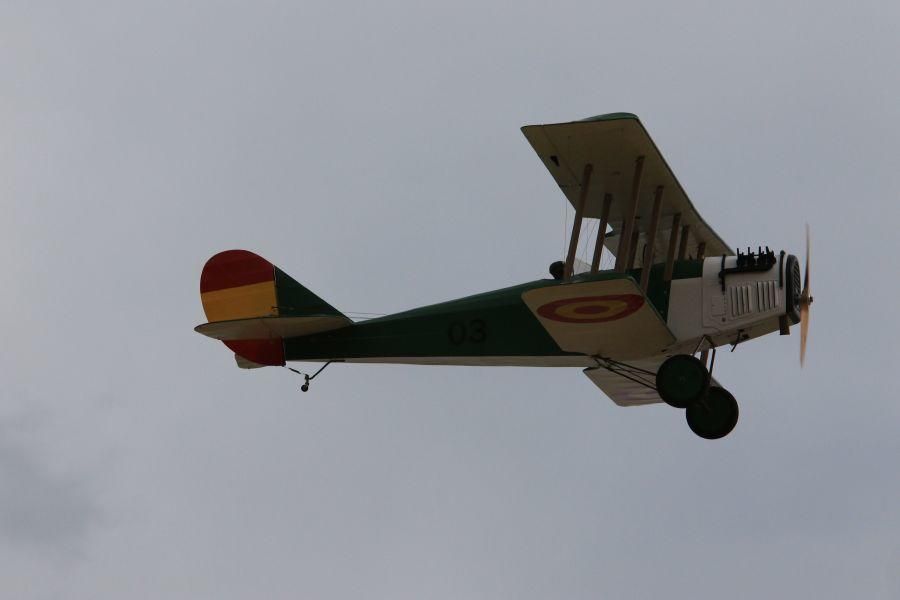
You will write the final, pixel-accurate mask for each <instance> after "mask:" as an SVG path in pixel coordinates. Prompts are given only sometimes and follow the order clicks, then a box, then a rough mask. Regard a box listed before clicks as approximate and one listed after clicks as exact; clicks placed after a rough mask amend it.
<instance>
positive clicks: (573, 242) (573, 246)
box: [563, 163, 594, 280]
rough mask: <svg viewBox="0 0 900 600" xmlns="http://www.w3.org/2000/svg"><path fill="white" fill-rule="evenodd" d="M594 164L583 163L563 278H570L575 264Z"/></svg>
mask: <svg viewBox="0 0 900 600" xmlns="http://www.w3.org/2000/svg"><path fill="white" fill-rule="evenodd" d="M593 170H594V165H592V164H590V163H588V164H586V165H584V176H583V177H582V178H581V195H579V196H578V204H577V205H576V206H575V221H574V222H573V223H572V235H571V236H570V239H569V253H568V254H567V255H566V266H565V269H564V270H563V279H564V280H569V279H571V278H572V271H573V266H574V264H575V252H576V251H577V250H578V235H579V234H580V233H581V219H582V217H584V203H585V200H586V199H587V195H588V189H589V188H590V186H591V172H592V171H593Z"/></svg>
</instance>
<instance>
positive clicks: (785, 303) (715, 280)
mask: <svg viewBox="0 0 900 600" xmlns="http://www.w3.org/2000/svg"><path fill="white" fill-rule="evenodd" d="M522 132H523V133H524V134H525V137H526V138H527V140H528V142H529V143H530V144H531V146H532V147H533V148H534V150H535V152H537V155H538V157H539V158H540V160H541V162H543V164H544V166H545V167H546V168H547V170H548V171H550V174H551V175H552V176H553V178H554V180H555V181H556V183H557V184H558V185H559V188H560V189H561V190H562V192H563V194H564V195H565V197H566V199H567V200H568V201H569V202H570V203H571V205H572V207H574V214H575V216H574V221H573V223H572V233H571V235H570V236H569V243H568V252H567V254H566V256H565V260H562V261H557V262H554V263H553V264H552V265H551V267H550V274H551V277H550V278H547V279H540V280H537V281H530V282H528V283H523V284H520V285H515V286H512V287H507V288H503V289H499V290H495V291H491V292H486V293H483V294H477V295H474V296H469V297H466V298H461V299H458V300H452V301H449V302H443V303H440V304H434V305H431V306H424V307H421V308H415V309H412V310H407V311H404V312H400V313H396V314H391V315H387V316H382V317H378V318H371V319H367V320H358V321H353V320H352V319H350V318H349V317H347V316H346V315H344V314H343V313H341V312H340V311H338V310H337V309H336V308H334V307H333V306H332V305H330V304H328V303H327V302H326V301H325V300H323V299H322V298H320V297H318V296H317V295H316V294H314V293H313V292H311V291H310V290H309V289H307V288H306V287H304V286H303V285H301V284H300V283H298V282H297V281H295V280H294V279H292V278H291V277H290V276H289V275H288V274H287V273H285V272H284V271H282V270H281V269H279V268H278V267H276V266H275V265H273V264H272V263H270V262H269V261H268V260H266V259H264V258H262V257H260V256H257V255H256V254H254V253H252V252H248V251H246V250H228V251H225V252H221V253H219V254H216V255H215V256H213V257H212V258H210V259H209V261H208V262H207V263H206V265H205V266H204V268H203V272H202V274H201V277H200V297H201V300H202V304H203V310H204V312H205V313H206V317H207V320H208V322H207V323H205V324H203V325H199V326H198V327H197V328H196V331H198V332H199V333H202V334H203V335H206V336H209V337H211V338H214V339H217V340H221V341H223V342H224V343H225V345H226V346H227V347H228V348H229V349H230V350H231V351H232V352H234V355H235V359H236V361H237V364H238V366H239V367H242V368H257V367H263V366H286V362H288V361H310V362H319V363H324V364H323V365H322V366H321V368H319V370H317V371H316V372H315V373H313V374H312V375H310V374H307V373H302V372H300V371H297V370H296V369H291V370H293V371H295V372H297V373H299V374H300V375H302V376H303V377H304V378H305V380H304V383H303V385H302V390H303V391H307V390H308V389H309V385H310V382H311V380H312V379H313V378H315V377H316V376H317V375H318V374H319V373H321V372H322V370H323V369H324V368H325V367H327V366H328V365H329V364H331V363H334V362H343V363H401V364H414V365H477V366H527V367H578V368H581V369H582V370H583V373H584V375H585V376H586V377H587V378H588V379H589V380H590V381H591V382H592V383H594V384H595V385H596V386H597V387H599V388H600V389H601V390H602V391H603V392H604V393H605V394H606V395H607V396H608V397H609V398H610V399H611V400H612V401H613V402H615V403H616V404H618V405H620V406H638V405H645V404H652V403H658V402H665V403H666V404H669V405H670V406H672V407H675V408H677V409H683V410H684V411H685V414H686V419H687V422H688V425H689V427H690V428H691V430H693V432H694V433H696V434H697V435H699V436H701V437H703V438H707V439H717V438H721V437H723V436H725V435H727V434H728V433H729V432H730V431H731V430H732V429H733V428H734V426H735V425H736V423H737V420H738V404H737V402H736V401H735V398H734V396H733V395H732V394H731V393H729V392H728V391H727V390H726V389H725V388H724V387H722V385H721V384H720V383H719V382H718V381H717V380H716V379H715V378H714V377H713V368H714V365H715V357H716V348H719V347H722V346H726V345H728V346H732V349H734V348H735V347H737V346H738V345H739V344H742V343H744V342H746V341H748V340H751V339H754V338H757V337H760V336H763V335H766V334H769V333H773V332H776V331H777V332H779V333H780V334H781V335H788V334H789V333H790V327H791V326H792V325H795V324H798V323H799V324H800V332H801V333H800V361H801V364H802V362H803V360H804V354H805V351H806V339H807V331H808V325H809V306H810V305H811V304H812V301H813V299H812V296H810V291H809V232H808V230H807V240H806V245H807V248H806V251H807V255H806V266H805V274H804V275H803V279H802V282H801V272H800V262H799V260H798V259H797V257H796V256H794V255H792V254H788V253H786V252H785V251H783V250H782V251H780V252H778V253H776V252H775V251H773V250H770V249H769V248H768V247H763V246H757V247H756V249H755V250H754V249H752V248H747V250H746V252H743V251H741V250H738V251H737V253H735V251H734V250H732V248H730V247H729V246H728V245H727V244H726V243H725V242H724V241H723V240H722V239H721V238H720V237H719V236H718V235H717V234H716V232H715V231H714V230H713V229H712V228H711V227H710V226H709V225H708V224H707V223H706V222H705V221H704V220H703V218H702V217H701V216H700V214H699V213H698V212H697V210H696V209H695V208H694V205H693V204H692V203H691V201H690V200H689V199H688V196H687V194H686V193H685V191H684V189H683V188H682V186H681V184H680V183H679V182H678V180H677V179H676V178H675V175H674V174H673V173H672V170H671V169H670V168H669V165H668V164H667V163H666V161H665V159H663V156H662V154H661V153H660V151H659V149H658V148H657V147H656V144H654V142H653V140H652V139H651V138H650V136H649V134H648V133H647V131H646V129H645V128H644V126H643V124H642V123H641V121H640V120H639V119H638V117H637V116H635V115H633V114H629V113H615V114H608V115H601V116H597V117H593V118H589V119H585V120H582V121H575V122H568V123H557V124H550V125H529V126H526V127H523V128H522ZM586 219H596V220H597V227H596V231H597V234H596V239H594V240H588V241H589V242H590V241H593V256H592V260H591V262H590V264H589V265H587V264H586V261H585V266H584V267H583V268H581V269H578V268H577V267H576V265H577V262H576V254H577V248H578V244H579V236H580V232H581V231H582V225H583V224H584V223H585V220H586ZM601 258H602V259H604V261H605V262H606V263H607V267H608V268H605V269H601V268H600V266H601Z"/></svg>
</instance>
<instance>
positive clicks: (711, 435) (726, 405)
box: [685, 386, 739, 440]
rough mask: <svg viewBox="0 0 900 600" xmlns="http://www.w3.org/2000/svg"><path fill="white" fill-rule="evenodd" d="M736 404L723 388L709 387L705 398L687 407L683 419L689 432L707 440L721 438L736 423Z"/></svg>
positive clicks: (729, 431)
mask: <svg viewBox="0 0 900 600" xmlns="http://www.w3.org/2000/svg"><path fill="white" fill-rule="evenodd" d="M738 412H739V411H738V403H737V400H735V399H734V396H732V395H731V393H729V392H728V390H725V389H723V388H720V387H717V386H711V387H710V388H709V391H707V392H706V397H704V398H703V399H702V400H701V401H699V402H696V403H694V404H692V405H690V406H688V407H687V411H686V413H685V417H686V418H687V423H688V427H690V428H691V431H693V432H694V433H696V434H697V435H699V436H700V437H702V438H704V439H707V440H717V439H719V438H723V437H725V436H726V435H728V434H729V433H731V430H732V429H734V426H735V425H737V422H738Z"/></svg>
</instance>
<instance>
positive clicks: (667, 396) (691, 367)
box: [656, 354, 709, 408]
mask: <svg viewBox="0 0 900 600" xmlns="http://www.w3.org/2000/svg"><path fill="white" fill-rule="evenodd" d="M707 386H709V371H707V370H706V366H705V365H704V364H703V362H702V361H701V360H700V359H699V358H696V357H693V356H690V355H688V354H676V355H675V356H672V357H671V358H667V359H666V362H664V363H663V364H662V365H660V367H659V370H658V371H657V372H656V391H657V392H659V397H660V398H662V399H663V401H664V402H665V403H666V404H668V405H669V406H674V407H675V408H687V407H688V406H690V405H691V404H694V403H695V402H697V401H698V400H700V399H701V398H703V394H705V393H706V388H707Z"/></svg>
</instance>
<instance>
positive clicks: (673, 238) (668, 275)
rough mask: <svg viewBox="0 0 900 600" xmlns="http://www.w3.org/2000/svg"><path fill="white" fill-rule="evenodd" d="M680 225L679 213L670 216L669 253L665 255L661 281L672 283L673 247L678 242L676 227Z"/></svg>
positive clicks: (673, 266)
mask: <svg viewBox="0 0 900 600" xmlns="http://www.w3.org/2000/svg"><path fill="white" fill-rule="evenodd" d="M679 225H681V213H675V214H674V215H673V216H672V229H670V230H669V251H668V253H667V254H666V271H665V274H664V275H663V281H672V272H673V271H674V270H675V247H676V243H677V242H678V226H679Z"/></svg>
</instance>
